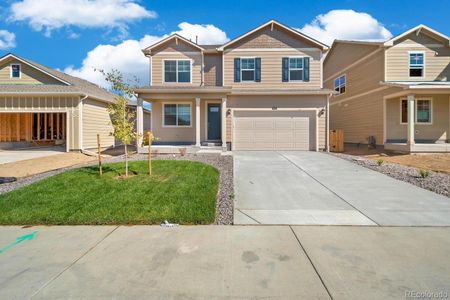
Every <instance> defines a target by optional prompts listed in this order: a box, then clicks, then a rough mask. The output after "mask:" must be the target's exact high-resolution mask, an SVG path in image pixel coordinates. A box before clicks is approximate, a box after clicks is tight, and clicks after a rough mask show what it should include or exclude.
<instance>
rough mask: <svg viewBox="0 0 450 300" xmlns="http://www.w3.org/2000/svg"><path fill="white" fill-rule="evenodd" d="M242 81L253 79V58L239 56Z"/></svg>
mask: <svg viewBox="0 0 450 300" xmlns="http://www.w3.org/2000/svg"><path fill="white" fill-rule="evenodd" d="M241 78H242V81H255V59H254V58H241Z"/></svg>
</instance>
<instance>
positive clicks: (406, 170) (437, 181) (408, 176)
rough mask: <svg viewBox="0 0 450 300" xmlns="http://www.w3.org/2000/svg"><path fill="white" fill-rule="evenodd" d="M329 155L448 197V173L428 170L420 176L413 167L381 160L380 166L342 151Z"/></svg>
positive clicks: (449, 178)
mask: <svg viewBox="0 0 450 300" xmlns="http://www.w3.org/2000/svg"><path fill="white" fill-rule="evenodd" d="M330 154H331V155H334V156H337V157H340V158H342V159H345V160H348V161H351V162H353V163H355V164H357V165H360V166H363V167H365V168H369V169H371V170H374V171H377V172H380V173H383V174H385V175H388V176H390V177H393V178H395V179H398V180H402V181H405V182H408V183H411V184H414V185H416V186H418V187H421V188H424V189H427V190H429V191H432V192H435V193H436V194H440V195H443V196H446V197H450V175H449V174H445V173H439V172H431V171H430V172H429V176H428V177H426V178H422V177H421V176H420V173H419V172H420V170H419V169H417V168H413V167H408V166H403V165H399V164H394V163H390V162H383V164H382V165H381V166H379V165H378V164H377V162H376V161H374V160H371V159H367V158H364V157H359V156H356V157H355V156H353V155H348V154H343V153H330Z"/></svg>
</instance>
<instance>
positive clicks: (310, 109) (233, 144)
mask: <svg viewBox="0 0 450 300" xmlns="http://www.w3.org/2000/svg"><path fill="white" fill-rule="evenodd" d="M320 110H321V108H309V107H308V108H277V109H276V110H274V109H272V108H232V109H231V115H232V120H233V121H232V132H233V138H232V147H231V148H232V151H234V150H236V143H235V138H236V128H235V127H236V126H235V122H236V116H235V112H236V111H248V112H264V111H274V112H279V111H282V112H301V111H306V112H315V113H314V117H315V151H319V116H318V114H319V111H320ZM255 118H257V117H255Z"/></svg>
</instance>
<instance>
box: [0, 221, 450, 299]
mask: <svg viewBox="0 0 450 300" xmlns="http://www.w3.org/2000/svg"><path fill="white" fill-rule="evenodd" d="M31 232H37V234H36V236H35V238H34V239H33V240H31V241H24V242H23V243H20V244H18V245H16V246H15V247H12V248H10V249H9V250H7V251H4V252H2V251H0V270H1V272H0V291H1V292H0V299H12V300H14V299H404V298H418V297H412V296H408V295H419V294H420V293H436V294H438V293H442V294H444V293H447V294H448V293H450V260H449V259H448V253H449V252H450V228H442V227H439V228H405V227H353V226H320V227H310V226H299V227H295V226H293V227H289V226H180V227H175V228H161V227H159V226H120V227H116V226H54V227H51V226H50V227H49V226H42V227H33V228H20V227H17V226H14V227H0V249H4V247H7V246H8V245H10V244H11V243H13V242H14V241H16V239H17V237H19V236H22V235H25V234H29V233H31ZM424 249H425V250H426V251H424ZM442 298H446V297H442Z"/></svg>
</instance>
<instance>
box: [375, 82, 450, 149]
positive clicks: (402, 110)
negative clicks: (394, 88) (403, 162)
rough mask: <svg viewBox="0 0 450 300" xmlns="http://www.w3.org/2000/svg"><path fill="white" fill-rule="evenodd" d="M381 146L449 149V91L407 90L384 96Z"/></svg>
mask: <svg viewBox="0 0 450 300" xmlns="http://www.w3.org/2000/svg"><path fill="white" fill-rule="evenodd" d="M412 92H414V93H412ZM384 149H386V150H391V151H398V152H407V153H427V152H428V153H445V152H450V93H449V94H447V93H445V94H444V93H442V94H441V93H438V92H437V91H430V90H428V91H420V92H419V91H408V93H405V94H404V95H396V96H395V97H387V98H385V142H384Z"/></svg>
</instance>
